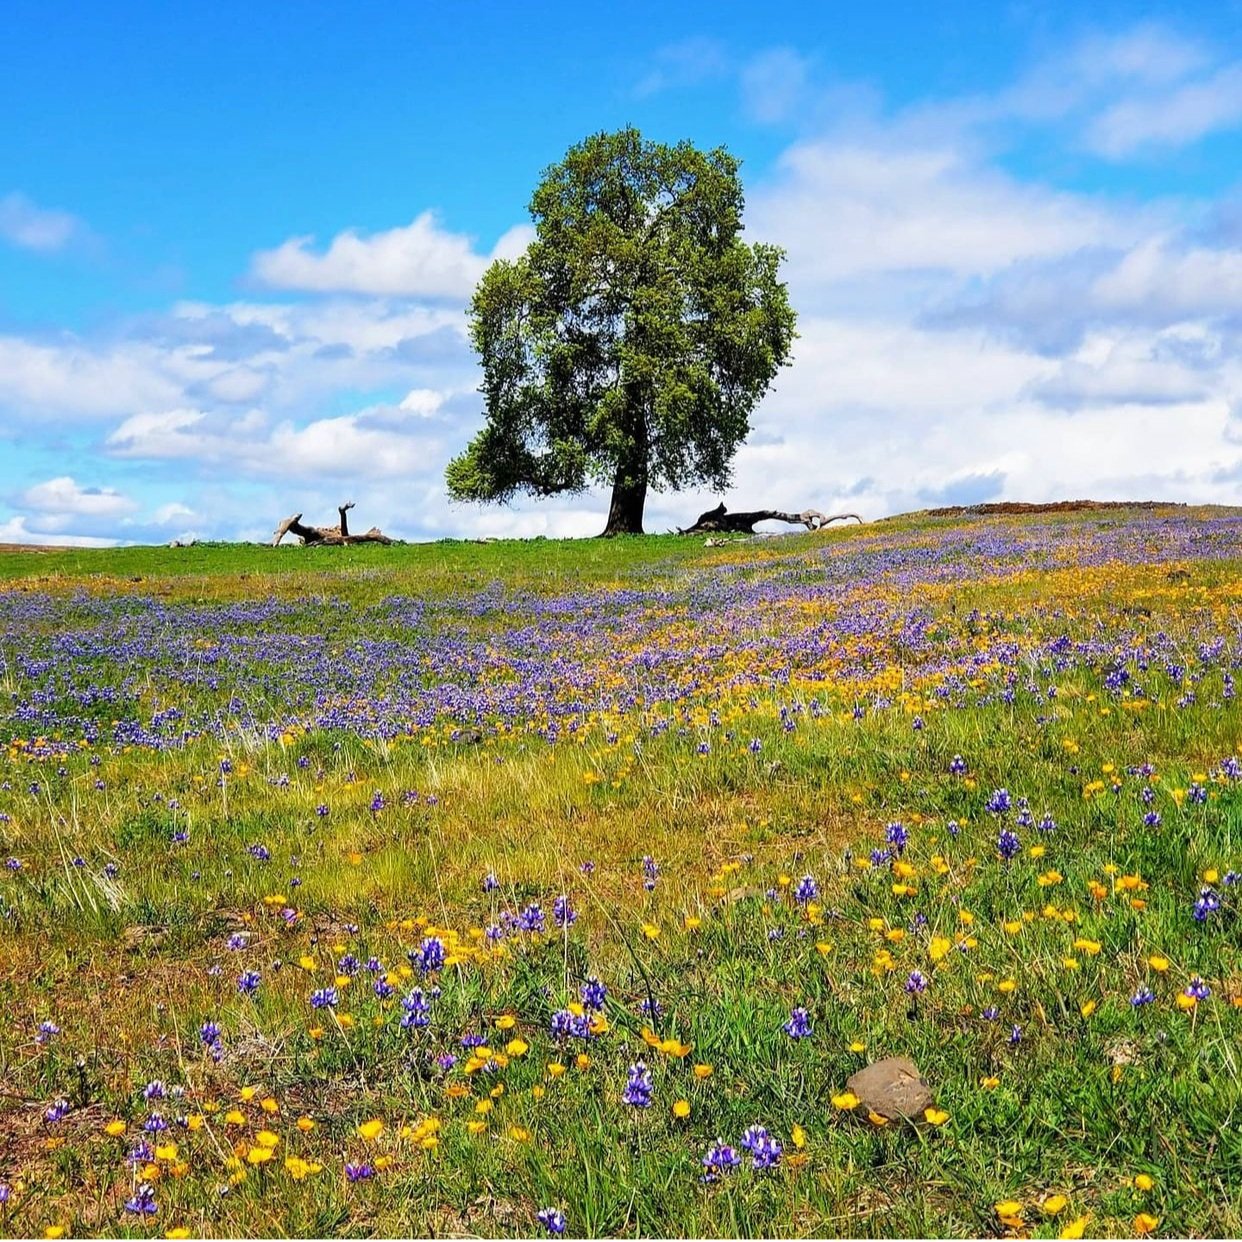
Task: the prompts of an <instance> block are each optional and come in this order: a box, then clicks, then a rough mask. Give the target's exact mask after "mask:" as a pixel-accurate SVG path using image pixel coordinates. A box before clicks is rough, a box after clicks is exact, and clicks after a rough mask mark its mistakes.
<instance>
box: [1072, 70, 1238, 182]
mask: <svg viewBox="0 0 1242 1242" xmlns="http://www.w3.org/2000/svg"><path fill="white" fill-rule="evenodd" d="M1239 124H1242V62H1239V63H1237V64H1233V65H1227V66H1225V67H1224V68H1222V69H1220V70H1218V71H1217V72H1215V73H1213V74H1211V75H1210V76H1208V77H1206V78H1203V79H1201V80H1197V81H1188V82H1181V83H1179V84H1178V85H1177V86H1176V87H1174V88H1172V89H1170V90H1163V91H1154V92H1150V93H1146V94H1142V95H1134V96H1131V97H1129V98H1122V99H1120V100H1118V101H1117V102H1116V103H1113V104H1111V105H1109V106H1108V107H1107V108H1105V109H1104V111H1103V112H1102V113H1100V115H1099V116H1097V117H1096V118H1095V119H1094V120H1093V121H1092V122H1091V123H1090V125H1089V126H1088V128H1087V144H1088V146H1089V147H1090V148H1091V149H1092V150H1094V151H1097V152H1099V153H1100V154H1102V155H1106V156H1109V157H1112V158H1120V157H1123V156H1127V155H1131V154H1132V153H1134V152H1135V151H1139V150H1143V149H1145V148H1153V147H1180V146H1185V145H1186V144H1188V143H1191V142H1195V141H1197V140H1198V139H1200V138H1203V137H1204V136H1205V135H1207V134H1210V133H1212V132H1213V131H1214V130H1218V129H1229V128H1233V127H1234V126H1237V125H1239Z"/></svg>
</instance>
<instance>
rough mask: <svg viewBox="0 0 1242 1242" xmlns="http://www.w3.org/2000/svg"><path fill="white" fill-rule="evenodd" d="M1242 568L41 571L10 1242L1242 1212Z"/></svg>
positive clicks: (20, 927)
mask: <svg viewBox="0 0 1242 1242" xmlns="http://www.w3.org/2000/svg"><path fill="white" fill-rule="evenodd" d="M1240 570H1242V513H1240V512H1239V511H1235V510H1228V509H1196V508H1184V507H1168V508H1159V507H1156V508H1135V509H1117V510H1101V511H1087V512H1085V513H1066V514H1054V515H1045V516H1038V517H1032V516H1021V517H988V518H983V517H977V516H973V517H972V516H969V515H967V516H962V517H957V518H934V517H927V516H924V517H915V518H908V519H898V520H892V521H886V522H881V523H876V524H873V525H870V526H863V527H853V528H848V529H834V530H831V531H823V532H817V533H814V534H807V535H797V536H782V537H780V538H773V539H759V540H742V541H739V542H736V543H724V544H723V545H722V546H715V547H704V546H703V543H702V541H701V540H692V539H677V538H676V537H659V538H647V539H641V540H637V539H618V540H610V541H598V540H597V541H565V542H555V541H532V542H527V543H512V542H496V543H490V544H475V543H441V544H434V545H422V546H417V547H401V546H393V547H378V546H358V547H349V548H331V549H304V550H301V551H294V550H292V549H290V550H284V549H279V550H273V549H270V548H258V547H250V548H246V547H238V546H224V545H214V546H213V545H205V546H197V547H193V548H186V549H149V548H148V549H137V548H134V549H116V550H109V551H73V552H60V553H47V554H31V553H23V554H18V553H12V554H6V555H0V688H2V690H3V696H2V698H0V755H2V759H0V1006H2V1015H3V1016H2V1017H0V1234H3V1235H5V1236H35V1237H44V1236H46V1237H71V1236H75V1235H82V1234H90V1235H105V1236H123V1237H191V1236H192V1237H213V1236H272V1235H310V1236H335V1235H348V1236H363V1235H371V1234H378V1235H386V1236H403V1235H422V1236H445V1235H448V1236H466V1235H483V1236H496V1235H501V1236H508V1235H531V1234H543V1235H546V1236H556V1235H562V1234H563V1235H565V1236H567V1237H574V1236H596V1235H626V1236H634V1235H658V1236H677V1235H701V1236H768V1235H781V1236H831V1235H847V1236H885V1237H894V1236H1030V1237H1084V1236H1092V1237H1095V1236H1125V1237H1130V1236H1142V1235H1149V1234H1150V1235H1161V1234H1183V1235H1184V1234H1199V1235H1214V1236H1231V1235H1233V1236H1236V1235H1237V1234H1238V1233H1239V1232H1242V1130H1240V1129H1239V1123H1238V1118H1239V1110H1240V1108H1242V1090H1240V1087H1239V1081H1240V1079H1239V1074H1240V1061H1242V924H1240V922H1239V917H1238V914H1239V898H1240V896H1242V876H1240V873H1242V713H1240V712H1239V709H1238V700H1237V697H1236V696H1237V688H1236V680H1237V679H1238V678H1239V677H1240V676H1242V576H1240V573H1239V571H1240ZM890 1056H901V1057H907V1058H909V1059H910V1060H912V1061H913V1062H914V1063H915V1065H916V1066H917V1068H918V1070H919V1072H920V1073H921V1074H922V1076H923V1078H924V1079H925V1081H926V1084H927V1088H928V1090H929V1091H930V1094H931V1100H932V1102H931V1103H930V1104H929V1105H928V1106H927V1107H926V1108H925V1109H923V1110H922V1111H921V1112H920V1114H919V1115H918V1116H915V1117H911V1118H893V1117H888V1116H885V1115H883V1114H881V1113H879V1112H876V1111H875V1110H874V1109H871V1108H869V1107H868V1106H867V1105H866V1103H865V1102H864V1101H863V1100H862V1099H860V1097H859V1095H858V1094H857V1093H856V1092H855V1091H854V1090H853V1089H851V1088H850V1086H849V1080H850V1079H851V1077H852V1076H853V1075H855V1074H856V1073H857V1072H858V1071H859V1070H862V1069H864V1068H865V1067H866V1066H868V1065H869V1064H870V1063H872V1062H875V1061H878V1060H881V1059H883V1058H887V1057H890Z"/></svg>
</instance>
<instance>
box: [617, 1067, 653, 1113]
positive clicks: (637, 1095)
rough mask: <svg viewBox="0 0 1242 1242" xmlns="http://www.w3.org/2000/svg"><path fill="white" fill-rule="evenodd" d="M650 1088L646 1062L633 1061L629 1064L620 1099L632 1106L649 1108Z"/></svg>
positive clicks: (649, 1075)
mask: <svg viewBox="0 0 1242 1242" xmlns="http://www.w3.org/2000/svg"><path fill="white" fill-rule="evenodd" d="M652 1090H653V1088H652V1085H651V1071H650V1070H649V1069H648V1068H647V1063H646V1062H645V1061H635V1062H634V1064H633V1065H631V1066H630V1069H629V1076H628V1078H627V1079H626V1083H625V1090H624V1091H623V1092H622V1093H621V1099H622V1101H623V1102H624V1103H626V1104H629V1105H630V1107H632V1108H650V1107H651V1093H652Z"/></svg>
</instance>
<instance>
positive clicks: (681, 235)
mask: <svg viewBox="0 0 1242 1242" xmlns="http://www.w3.org/2000/svg"><path fill="white" fill-rule="evenodd" d="M742 209H743V194H742V184H741V180H740V178H739V176H738V161H737V160H736V159H735V158H734V157H733V156H731V155H730V154H729V153H728V152H727V151H726V150H724V149H723V148H717V149H715V150H712V151H707V152H704V151H700V150H698V149H697V148H695V147H694V146H693V145H691V144H690V143H688V142H680V143H678V144H676V145H675V146H668V145H665V144H662V143H656V142H648V141H646V140H644V139H643V137H642V135H641V134H640V133H639V132H638V130H636V129H633V128H627V129H623V130H620V131H618V132H616V133H601V134H596V135H594V136H592V137H590V138H587V139H586V140H585V141H584V142H582V143H580V144H578V145H577V146H575V147H573V148H571V149H570V151H569V152H568V153H567V154H566V156H565V158H564V159H563V160H562V161H561V162H560V163H559V164H555V165H553V166H552V167H551V168H549V169H547V171H546V172H545V173H544V175H543V179H542V181H541V182H540V184H539V186H538V188H537V189H536V190H535V193H534V196H533V197H532V199H531V203H530V214H531V217H532V219H533V221H534V225H535V239H534V241H532V242H531V244H530V246H529V247H528V248H527V250H526V253H525V254H524V255H523V256H522V257H520V258H518V259H516V260H513V261H509V260H504V259H498V260H496V261H495V262H494V263H492V264H491V266H490V267H489V268H488V269H487V271H486V272H485V273H484V275H483V277H482V279H481V280H480V282H479V285H478V288H477V289H476V291H475V295H474V299H473V302H472V305H471V338H472V341H473V344H474V347H475V349H476V351H477V352H478V354H479V356H480V358H481V360H482V365H483V384H482V386H481V391H482V393H483V395H484V399H485V416H486V422H485V425H484V427H483V429H482V430H481V431H480V432H479V433H478V435H477V436H475V438H474V439H473V440H472V441H471V442H470V444H469V446H468V447H467V448H466V449H465V451H464V452H462V453H461V454H460V455H459V456H457V457H456V458H454V459H453V461H452V462H451V463H450V464H449V467H448V471H447V482H448V488H449V492H450V495H451V496H452V497H453V498H454V499H458V500H481V501H505V500H509V499H511V498H512V497H513V496H514V495H516V494H518V493H526V494H529V495H534V496H550V495H554V494H557V493H561V492H580V491H583V490H585V489H586V488H588V487H591V486H592V485H599V484H611V486H612V504H611V508H610V512H609V516H608V522H607V527H606V529H605V532H604V533H605V534H620V533H640V532H641V531H642V518H643V507H644V504H645V501H646V497H647V492H648V489H649V488H654V489H657V490H663V489H676V488H682V487H686V486H689V485H692V484H701V483H706V484H709V485H710V486H711V487H713V488H715V489H723V488H724V487H726V486H727V484H728V480H729V473H730V468H731V464H732V461H733V457H734V454H735V453H736V451H737V449H738V447H739V446H740V445H741V443H742V442H743V441H744V440H745V438H746V436H747V434H748V432H749V430H750V415H751V412H752V410H753V409H754V407H755V405H756V404H757V403H758V401H759V400H760V398H761V397H762V396H763V395H764V393H765V392H766V391H767V390H768V388H769V386H770V385H771V383H772V380H773V378H774V377H775V375H776V373H777V371H778V370H779V368H780V367H781V366H782V365H783V364H784V363H785V362H786V361H787V359H788V356H789V350H790V346H791V343H792V341H793V337H794V321H795V316H794V311H793V309H792V307H791V306H790V303H789V296H788V291H787V289H786V287H785V285H784V284H783V283H782V282H781V281H780V279H779V278H778V272H779V268H780V264H781V261H782V259H783V258H784V254H783V252H782V251H781V250H780V248H779V247H777V246H772V245H765V244H762V243H758V244H754V245H748V244H746V243H745V242H744V241H742V239H741V232H742Z"/></svg>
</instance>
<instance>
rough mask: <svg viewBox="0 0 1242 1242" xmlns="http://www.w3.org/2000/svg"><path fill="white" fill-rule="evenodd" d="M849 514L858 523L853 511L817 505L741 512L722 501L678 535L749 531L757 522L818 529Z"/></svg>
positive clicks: (679, 531)
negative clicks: (827, 509)
mask: <svg viewBox="0 0 1242 1242" xmlns="http://www.w3.org/2000/svg"><path fill="white" fill-rule="evenodd" d="M847 518H853V519H854V521H855V522H857V523H858V524H859V525H860V526H861V525H862V518H860V517H859V516H858V514H857V513H833V514H827V513H820V511H819V510H818V509H803V510H802V512H801V513H785V512H784V511H782V510H780V509H754V510H749V511H747V512H745V513H730V512H729V511H728V510H727V509H726V508H725V506H724V502H723V501H722V502H721V503H720V504H718V505H717V506H716V507H715V508H714V509H709V510H708V511H707V512H706V513H700V514H699V516H698V518H697V520H696V521H695V523H694V525H693V526H686V527H682V528H679V529H678V531H677V533H678V534H679V535H706V534H720V533H730V534H744V535H753V534H754V533H755V524H756V523H757V522H787V523H789V525H791V526H805V527H806V528H807V530H822V529H823V527H825V526H827V525H828V523H829V522H843V521H845V520H846V519H847Z"/></svg>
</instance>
